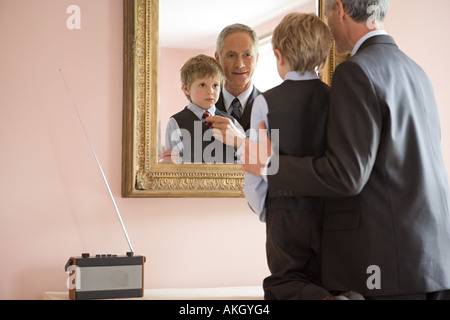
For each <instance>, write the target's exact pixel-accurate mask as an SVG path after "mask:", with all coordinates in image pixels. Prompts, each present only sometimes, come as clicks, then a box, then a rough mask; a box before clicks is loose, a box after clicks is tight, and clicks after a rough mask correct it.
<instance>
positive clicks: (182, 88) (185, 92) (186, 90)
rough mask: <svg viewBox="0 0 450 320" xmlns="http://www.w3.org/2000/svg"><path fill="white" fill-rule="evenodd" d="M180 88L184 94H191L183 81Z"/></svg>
mask: <svg viewBox="0 0 450 320" xmlns="http://www.w3.org/2000/svg"><path fill="white" fill-rule="evenodd" d="M181 90H183V92H184V94H185V95H188V96H190V95H191V93H190V92H189V88H188V87H187V86H186V85H185V84H184V83H183V84H182V85H181Z"/></svg>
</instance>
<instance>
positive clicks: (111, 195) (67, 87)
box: [59, 69, 134, 254]
mask: <svg viewBox="0 0 450 320" xmlns="http://www.w3.org/2000/svg"><path fill="white" fill-rule="evenodd" d="M59 72H60V73H61V77H62V79H63V81H64V85H65V86H66V89H67V93H68V94H69V97H70V100H71V101H72V105H73V107H74V108H75V111H76V113H77V116H78V119H79V120H80V123H81V126H82V128H83V131H84V134H85V135H86V138H87V140H88V142H89V146H90V147H91V150H92V153H93V154H94V157H95V160H96V161H97V165H98V168H99V169H100V172H101V174H102V177H103V180H104V181H105V184H106V188H107V189H108V192H109V196H110V197H111V200H112V202H113V204H114V208H115V210H116V213H117V217H118V218H119V221H120V224H121V225H122V230H123V233H124V234H125V237H126V238H127V242H128V246H129V247H130V250H131V253H132V254H134V250H133V246H132V245H131V242H130V238H129V237H128V233H127V229H126V228H125V224H124V223H123V220H122V216H121V215H120V212H119V208H118V207H117V204H116V200H114V196H113V194H112V192H111V188H110V187H109V183H108V180H107V179H106V176H105V173H104V172H103V169H102V166H101V164H100V161H99V160H98V157H97V153H95V149H94V146H93V145H92V142H91V139H90V138H89V135H88V133H87V130H86V127H85V126H84V123H83V119H81V116H80V113H79V112H78V108H77V106H76V104H75V101H74V100H73V97H72V94H71V93H70V89H69V86H68V85H67V82H66V79H65V78H64V74H63V72H62V70H61V69H59Z"/></svg>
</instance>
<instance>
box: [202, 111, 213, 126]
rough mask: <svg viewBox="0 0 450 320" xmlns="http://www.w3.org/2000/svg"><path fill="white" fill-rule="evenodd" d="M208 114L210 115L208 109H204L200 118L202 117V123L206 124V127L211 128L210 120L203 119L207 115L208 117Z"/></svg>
mask: <svg viewBox="0 0 450 320" xmlns="http://www.w3.org/2000/svg"><path fill="white" fill-rule="evenodd" d="M210 116H211V113H209V112H208V111H205V112H204V113H203V116H202V118H203V123H204V124H205V126H206V127H207V128H208V129H209V128H211V125H212V123H211V122H207V121H205V119H206V118H208V117H210Z"/></svg>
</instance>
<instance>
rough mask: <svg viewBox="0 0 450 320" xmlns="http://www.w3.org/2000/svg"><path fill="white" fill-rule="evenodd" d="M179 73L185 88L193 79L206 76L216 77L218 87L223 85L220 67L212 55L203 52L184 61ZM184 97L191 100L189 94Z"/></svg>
mask: <svg viewBox="0 0 450 320" xmlns="http://www.w3.org/2000/svg"><path fill="white" fill-rule="evenodd" d="M180 73H181V83H182V84H184V85H185V86H186V87H187V88H190V87H191V85H192V83H193V82H194V81H195V80H197V79H199V78H208V77H212V78H215V77H217V79H219V81H220V88H222V86H223V81H224V74H223V70H222V67H221V66H220V64H219V63H218V62H217V61H216V60H215V59H214V58H213V57H210V56H206V55H204V54H200V55H198V56H195V57H192V58H190V59H189V60H188V61H186V63H185V64H184V65H183V67H182V68H181V70H180ZM186 97H187V98H188V99H189V101H191V102H192V100H191V97H190V96H188V95H186Z"/></svg>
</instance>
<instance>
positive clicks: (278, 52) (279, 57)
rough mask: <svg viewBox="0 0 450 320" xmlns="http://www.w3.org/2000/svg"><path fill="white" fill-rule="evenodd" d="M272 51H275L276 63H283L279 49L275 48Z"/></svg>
mask: <svg viewBox="0 0 450 320" xmlns="http://www.w3.org/2000/svg"><path fill="white" fill-rule="evenodd" d="M274 52H275V56H276V57H277V60H278V63H279V64H280V65H283V64H284V57H283V54H282V53H281V51H280V50H279V49H275V50H274Z"/></svg>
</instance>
